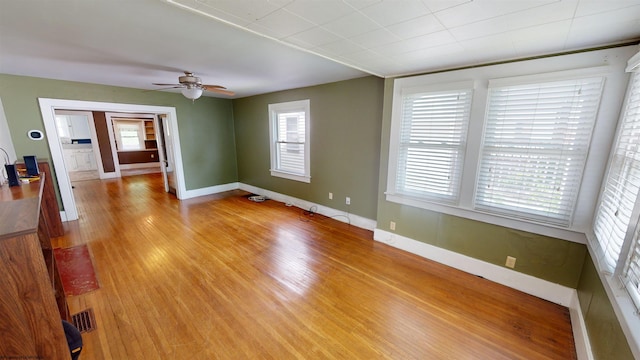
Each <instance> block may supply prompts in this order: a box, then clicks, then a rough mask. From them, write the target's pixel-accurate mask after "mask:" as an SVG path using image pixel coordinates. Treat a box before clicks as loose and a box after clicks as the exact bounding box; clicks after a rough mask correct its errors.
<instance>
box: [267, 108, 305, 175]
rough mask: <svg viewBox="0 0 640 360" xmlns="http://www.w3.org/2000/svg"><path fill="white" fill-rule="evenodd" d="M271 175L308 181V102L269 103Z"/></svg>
mask: <svg viewBox="0 0 640 360" xmlns="http://www.w3.org/2000/svg"><path fill="white" fill-rule="evenodd" d="M269 113H270V122H269V124H270V129H271V136H270V139H271V174H272V175H273V176H279V177H284V178H288V179H291V180H298V181H304V182H309V181H310V175H309V100H301V101H292V102H286V103H278V104H270V105H269Z"/></svg>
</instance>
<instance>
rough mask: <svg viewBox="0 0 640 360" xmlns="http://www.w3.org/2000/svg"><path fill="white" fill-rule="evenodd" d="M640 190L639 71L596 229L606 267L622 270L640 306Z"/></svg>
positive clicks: (602, 262)
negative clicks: (639, 231)
mask: <svg viewBox="0 0 640 360" xmlns="http://www.w3.org/2000/svg"><path fill="white" fill-rule="evenodd" d="M639 190H640V75H639V74H638V73H635V74H634V75H633V77H632V80H631V84H630V87H629V91H628V94H627V100H626V105H625V108H624V112H623V113H622V118H621V123H620V126H619V129H618V136H617V139H616V143H615V147H614V148H613V153H612V157H611V159H610V162H609V170H608V173H607V175H606V177H605V180H604V186H603V190H602V193H601V195H600V202H599V205H598V209H597V212H596V216H595V219H594V225H593V230H594V233H595V237H596V240H597V244H596V248H597V249H598V250H599V252H600V264H601V266H602V267H603V270H605V271H607V272H609V273H618V274H620V273H622V275H623V278H624V281H625V284H626V287H627V290H629V293H630V294H631V295H632V298H633V299H634V301H635V304H636V306H638V307H640V301H639V300H640V289H639V286H640V242H638V230H637V229H636V228H638V226H637V224H638V220H639V216H640V214H639V210H640V209H638V204H639V203H640V202H639V201H638V195H639ZM625 245H626V246H625ZM625 249H628V250H625ZM627 254H628V256H627ZM627 258H628V261H627Z"/></svg>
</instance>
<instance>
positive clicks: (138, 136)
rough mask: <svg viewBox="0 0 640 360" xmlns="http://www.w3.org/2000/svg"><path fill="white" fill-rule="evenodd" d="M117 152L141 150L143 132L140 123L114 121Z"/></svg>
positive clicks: (142, 146)
mask: <svg viewBox="0 0 640 360" xmlns="http://www.w3.org/2000/svg"><path fill="white" fill-rule="evenodd" d="M113 124H114V127H115V130H116V131H115V133H116V137H117V139H118V143H117V146H118V150H119V151H131V150H143V149H144V132H143V129H144V127H143V124H144V123H143V122H142V121H132V120H114V121H113Z"/></svg>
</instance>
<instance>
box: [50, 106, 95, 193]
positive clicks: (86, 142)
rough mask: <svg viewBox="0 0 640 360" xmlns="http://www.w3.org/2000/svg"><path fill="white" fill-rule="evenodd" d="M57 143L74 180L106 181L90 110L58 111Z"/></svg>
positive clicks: (56, 112) (56, 120)
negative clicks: (60, 146) (59, 144)
mask: <svg viewBox="0 0 640 360" xmlns="http://www.w3.org/2000/svg"><path fill="white" fill-rule="evenodd" d="M55 114H56V116H55V122H56V130H57V131H58V140H59V141H60V143H61V145H62V153H63V158H64V163H65V166H66V168H67V171H68V173H69V179H70V180H71V181H82V180H92V179H104V168H103V166H102V161H98V160H97V159H100V158H101V156H100V148H99V147H98V139H97V137H96V130H95V124H94V119H93V113H92V112H91V111H69V110H56V111H55Z"/></svg>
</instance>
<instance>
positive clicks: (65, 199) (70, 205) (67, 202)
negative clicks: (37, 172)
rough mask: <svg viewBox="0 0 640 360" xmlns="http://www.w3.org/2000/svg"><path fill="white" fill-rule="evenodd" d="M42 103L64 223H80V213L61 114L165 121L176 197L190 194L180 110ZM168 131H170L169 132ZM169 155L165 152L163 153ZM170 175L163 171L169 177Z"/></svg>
mask: <svg viewBox="0 0 640 360" xmlns="http://www.w3.org/2000/svg"><path fill="white" fill-rule="evenodd" d="M38 101H39V103H40V111H41V113H42V119H43V121H44V125H45V130H46V133H47V139H48V140H49V141H48V142H49V149H50V151H51V157H52V159H51V160H52V162H53V166H54V168H55V173H56V178H57V182H58V187H59V190H60V197H61V198H62V204H63V207H64V211H63V212H62V213H61V215H62V218H63V220H64V221H70V220H76V219H78V211H77V208H76V204H75V199H74V197H73V192H72V186H71V179H70V177H69V175H68V171H67V166H66V164H65V160H64V151H63V146H62V143H61V141H60V140H59V139H60V136H59V131H58V129H57V126H56V121H55V115H56V111H58V110H72V111H103V112H118V113H134V114H140V113H145V114H154V116H156V117H160V116H162V117H163V118H164V119H165V120H163V126H164V128H163V129H164V131H163V134H162V135H163V137H164V139H163V143H164V144H167V148H170V150H169V151H166V153H167V155H169V154H171V159H172V160H173V164H172V166H171V168H172V174H171V176H172V177H173V179H174V181H175V184H174V185H175V187H174V190H175V195H176V197H178V199H182V198H183V197H184V194H185V192H186V189H185V183H184V176H183V170H182V169H183V167H182V156H181V153H180V140H179V136H178V123H177V115H176V109H175V108H174V107H166V106H148V105H132V104H120V103H102V102H92V101H76V100H62V99H46V98H40V99H38ZM157 124H159V121H158V122H155V125H154V126H158V125H157ZM167 130H168V131H167ZM162 153H163V154H164V153H165V150H163V151H162ZM165 172H166V171H163V173H165ZM163 177H164V178H165V189H166V190H167V191H169V188H170V187H169V185H168V183H169V177H167V176H166V174H164V175H163Z"/></svg>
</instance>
